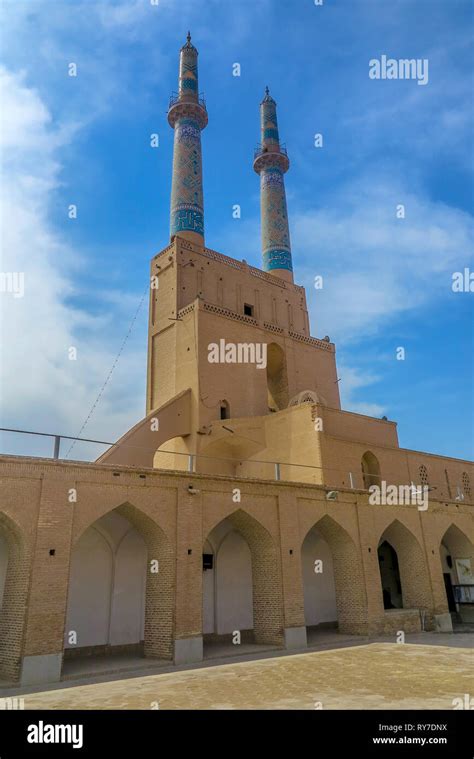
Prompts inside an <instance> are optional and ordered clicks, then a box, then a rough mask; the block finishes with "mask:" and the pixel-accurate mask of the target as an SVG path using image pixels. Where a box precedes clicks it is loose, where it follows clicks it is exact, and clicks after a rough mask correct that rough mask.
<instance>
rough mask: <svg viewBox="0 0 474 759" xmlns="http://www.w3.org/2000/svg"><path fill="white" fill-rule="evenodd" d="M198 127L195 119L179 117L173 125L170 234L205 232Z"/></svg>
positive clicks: (200, 233)
mask: <svg viewBox="0 0 474 759" xmlns="http://www.w3.org/2000/svg"><path fill="white" fill-rule="evenodd" d="M203 207H204V203H203V191H202V158H201V130H200V128H199V124H198V123H197V121H194V120H193V119H190V118H181V119H179V120H178V121H177V122H176V125H175V128H174V152H173V181H172V187H171V219H170V234H171V235H175V234H177V233H178V232H184V231H190V232H196V233H197V234H199V235H204V211H203Z"/></svg>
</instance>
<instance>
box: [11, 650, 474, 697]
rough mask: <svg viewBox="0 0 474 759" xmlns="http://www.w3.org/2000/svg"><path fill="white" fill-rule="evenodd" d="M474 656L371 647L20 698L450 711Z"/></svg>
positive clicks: (473, 675) (472, 670) (467, 681)
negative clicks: (319, 705)
mask: <svg viewBox="0 0 474 759" xmlns="http://www.w3.org/2000/svg"><path fill="white" fill-rule="evenodd" d="M473 689H474V652H473V651H472V649H468V648H447V647H441V646H423V645H420V644H418V645H410V644H407V643H406V644H393V643H374V644H370V645H367V646H357V647H353V648H344V649H338V650H332V651H318V652H315V653H305V654H298V655H295V656H285V657H282V658H278V659H264V660H258V661H243V662H238V663H233V664H224V665H222V666H216V667H207V668H202V669H196V670H191V671H190V670H187V671H184V672H183V671H181V672H177V673H173V674H162V675H159V674H158V675H150V676H146V677H138V678H134V679H132V680H131V679H127V680H115V681H113V682H108V683H96V684H92V685H79V686H75V687H71V688H67V689H63V690H54V691H44V692H41V693H34V694H30V695H25V709H152V708H157V704H158V708H159V709H315V708H317V702H320V703H321V704H322V708H323V709H452V708H453V707H452V701H453V698H457V697H462V696H463V694H465V693H473Z"/></svg>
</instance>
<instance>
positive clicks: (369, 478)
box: [361, 451, 381, 490]
mask: <svg viewBox="0 0 474 759" xmlns="http://www.w3.org/2000/svg"><path fill="white" fill-rule="evenodd" d="M361 469H362V478H363V480H364V488H365V489H366V490H368V489H369V488H370V486H371V485H378V486H380V479H381V477H380V464H379V460H378V458H377V456H376V455H375V454H374V453H372V451H366V452H365V453H364V455H363V456H362V459H361Z"/></svg>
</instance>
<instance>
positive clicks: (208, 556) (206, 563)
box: [202, 553, 214, 572]
mask: <svg viewBox="0 0 474 759" xmlns="http://www.w3.org/2000/svg"><path fill="white" fill-rule="evenodd" d="M213 566H214V556H213V554H212V553H203V555H202V568H203V570H204V572H205V571H206V569H212V568H213Z"/></svg>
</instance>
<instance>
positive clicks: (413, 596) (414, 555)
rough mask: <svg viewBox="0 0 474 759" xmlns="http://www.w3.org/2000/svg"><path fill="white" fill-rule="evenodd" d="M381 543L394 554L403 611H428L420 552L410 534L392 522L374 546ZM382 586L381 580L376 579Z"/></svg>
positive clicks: (425, 574) (424, 567) (428, 589)
mask: <svg viewBox="0 0 474 759" xmlns="http://www.w3.org/2000/svg"><path fill="white" fill-rule="evenodd" d="M384 542H387V543H388V544H389V546H391V547H392V549H393V550H394V551H395V553H396V556H397V560H398V571H399V575H400V584H401V596H402V606H401V608H404V609H431V608H432V606H433V603H432V593H431V585H430V580H429V574H428V568H427V565H426V559H425V555H424V552H423V549H422V547H421V545H420V543H419V542H418V539H417V538H416V537H415V535H414V534H413V532H412V531H411V530H410V529H409V528H408V527H407V526H406V525H404V524H403V523H402V522H400V521H399V520H398V519H394V520H393V521H392V522H391V523H390V524H389V525H388V526H387V527H386V528H385V529H384V531H383V532H382V534H381V535H380V538H379V541H378V547H380V546H381V545H382V544H383V543H384ZM380 584H381V587H382V577H381V576H380Z"/></svg>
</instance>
